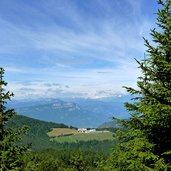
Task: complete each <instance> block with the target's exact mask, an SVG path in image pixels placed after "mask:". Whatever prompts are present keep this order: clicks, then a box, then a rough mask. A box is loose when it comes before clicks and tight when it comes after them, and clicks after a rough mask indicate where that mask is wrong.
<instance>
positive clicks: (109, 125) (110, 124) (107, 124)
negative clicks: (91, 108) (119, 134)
mask: <svg viewBox="0 0 171 171" xmlns="http://www.w3.org/2000/svg"><path fill="white" fill-rule="evenodd" d="M120 127H121V124H119V123H117V122H116V121H115V120H113V121H110V122H104V123H103V124H101V125H100V126H98V128H100V129H103V128H120Z"/></svg>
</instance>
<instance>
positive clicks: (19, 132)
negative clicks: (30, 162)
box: [0, 68, 28, 171]
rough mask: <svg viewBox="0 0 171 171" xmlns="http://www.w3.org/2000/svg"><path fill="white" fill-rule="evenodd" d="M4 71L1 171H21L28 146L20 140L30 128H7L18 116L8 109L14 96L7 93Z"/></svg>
mask: <svg viewBox="0 0 171 171" xmlns="http://www.w3.org/2000/svg"><path fill="white" fill-rule="evenodd" d="M3 77H4V69H3V68H0V171H19V170H21V166H22V164H23V162H22V155H23V154H24V153H25V152H26V151H27V148H28V146H25V145H21V144H19V143H18V142H19V140H21V139H22V136H23V135H24V134H25V133H26V132H27V130H28V128H27V127H23V128H21V129H13V128H7V127H6V124H7V122H8V120H9V119H10V118H12V117H13V116H14V115H16V113H15V111H14V109H7V107H6V103H7V101H9V100H11V97H12V96H14V94H13V93H10V92H9V91H6V89H5V87H6V86H7V82H5V81H4V79H3Z"/></svg>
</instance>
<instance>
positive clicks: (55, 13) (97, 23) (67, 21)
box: [0, 0, 158, 99]
mask: <svg viewBox="0 0 171 171" xmlns="http://www.w3.org/2000/svg"><path fill="white" fill-rule="evenodd" d="M157 8H158V5H157V0H150V1H149V0H36V1H35V0H29V1H28V0H1V1H0V67H3V68H4V69H5V80H6V81H7V82H8V89H9V90H10V91H12V92H14V94H15V98H16V99H27V98H51V97H53V98H60V97H81V98H102V97H110V96H116V95H121V94H124V93H125V89H123V86H131V87H136V81H137V77H138V76H140V74H141V73H140V70H139V69H138V68H137V67H138V65H137V63H136V62H135V59H134V58H136V59H138V60H141V59H143V58H144V53H145V50H146V47H145V46H144V42H143V39H142V37H146V38H148V39H149V40H151V37H150V35H149V33H150V29H152V28H154V27H155V26H156V25H155V22H156V19H155V18H156V15H155V14H154V13H155V12H156V11H157Z"/></svg>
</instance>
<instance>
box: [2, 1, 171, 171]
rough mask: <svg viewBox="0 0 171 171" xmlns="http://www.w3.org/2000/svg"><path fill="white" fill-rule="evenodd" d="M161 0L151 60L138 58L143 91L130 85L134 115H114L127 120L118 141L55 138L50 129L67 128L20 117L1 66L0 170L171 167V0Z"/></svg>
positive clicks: (156, 170)
mask: <svg viewBox="0 0 171 171" xmlns="http://www.w3.org/2000/svg"><path fill="white" fill-rule="evenodd" d="M158 4H159V5H160V7H159V10H158V12H157V29H152V30H151V33H150V34H151V36H152V41H153V42H152V43H150V42H149V41H148V40H147V39H145V38H144V41H145V46H146V47H147V51H146V58H145V59H143V60H141V61H138V60H136V61H137V62H138V64H139V68H140V70H141V73H142V75H141V76H140V77H139V78H138V81H137V86H138V89H133V88H131V87H125V88H126V90H127V91H128V92H129V93H130V94H131V95H133V99H132V103H126V104H125V107H126V108H127V110H128V111H129V112H130V114H131V116H130V118H129V120H119V119H117V118H114V119H115V120H117V121H118V122H119V123H120V124H122V128H118V129H116V130H114V131H115V133H114V136H115V141H110V142H109V141H103V142H98V141H89V142H79V143H78V144H77V143H71V144H67V143H66V144H59V143H55V142H51V141H49V137H48V135H47V132H48V131H50V130H51V129H52V128H54V127H67V126H66V125H64V124H56V123H45V122H42V121H38V120H32V119H30V118H26V117H23V116H17V115H16V113H15V111H14V110H13V109H8V108H7V107H6V103H7V102H8V101H9V100H10V99H11V97H12V96H13V93H10V92H9V91H6V85H7V83H6V82H5V81H4V72H5V71H4V69H3V68H0V171H20V170H21V171H43V170H44V171H46V170H49V171H53V170H54V171H56V170H61V171H65V170H66V171H77V170H78V171H79V170H80V171H81V170H90V171H91V170H92V171H93V170H99V171H100V170H102V171H169V170H171V134H170V132H171V124H170V123H171V0H165V1H162V0H159V1H158ZM157 30H159V31H157ZM30 143H31V144H30ZM111 148H112V151H110V150H111Z"/></svg>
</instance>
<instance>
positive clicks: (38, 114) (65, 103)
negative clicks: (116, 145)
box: [8, 96, 130, 128]
mask: <svg viewBox="0 0 171 171" xmlns="http://www.w3.org/2000/svg"><path fill="white" fill-rule="evenodd" d="M127 101H130V96H122V97H113V98H105V99H95V100H94V99H93V100H92V99H81V98H80V99H79V98H70V99H69V98H68V99H37V100H22V101H21V100H20V101H13V102H10V103H9V104H8V106H9V107H13V108H15V110H16V112H18V113H19V114H21V115H24V116H28V117H31V118H35V119H40V120H44V121H53V122H57V123H64V124H67V125H71V126H75V127H91V128H96V127H98V126H99V125H101V124H102V123H104V122H108V121H111V119H112V117H117V118H122V119H125V118H128V117H129V114H128V112H127V111H126V109H125V108H124V102H127Z"/></svg>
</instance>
